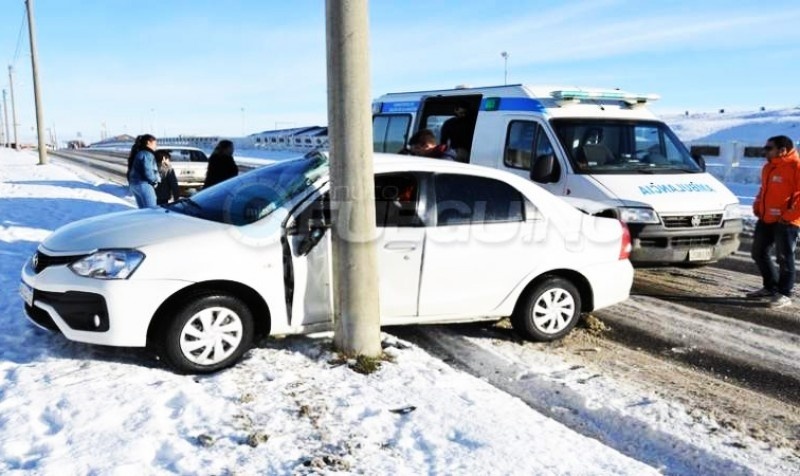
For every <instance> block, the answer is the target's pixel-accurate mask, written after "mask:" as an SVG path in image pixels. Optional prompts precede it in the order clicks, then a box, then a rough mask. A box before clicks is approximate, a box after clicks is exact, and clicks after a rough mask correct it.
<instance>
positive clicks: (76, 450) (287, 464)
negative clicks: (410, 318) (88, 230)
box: [0, 121, 796, 475]
mask: <svg viewBox="0 0 800 476" xmlns="http://www.w3.org/2000/svg"><path fill="white" fill-rule="evenodd" d="M701 122H702V121H701ZM698 128H699V126H698ZM775 133H780V132H774V129H771V130H770V132H769V133H767V135H766V136H769V135H775ZM795 135H796V134H795ZM758 140H759V141H760V140H763V137H759V139H758ZM36 163H37V156H36V155H35V154H34V153H31V152H14V151H10V150H8V149H0V220H2V222H1V223H2V227H1V228H0V256H2V258H0V326H2V329H3V330H4V332H2V333H1V334H0V372H1V373H2V374H1V375H2V377H0V473H2V474H48V475H49V474H53V475H70V474H120V475H127V474H131V475H134V474H135V475H139V474H234V473H235V474H319V473H328V472H341V473H344V474H348V473H354V474H409V475H411V474H413V475H417V474H490V475H494V474H498V475H499V474H520V475H528V474H558V475H561V474H637V475H638V474H658V473H660V472H663V473H667V474H693V473H696V472H697V471H700V468H702V472H704V473H708V472H711V473H717V474H753V473H755V474H793V472H794V469H796V466H792V461H794V462H796V459H795V460H792V459H791V457H789V456H788V455H787V454H786V453H785V452H782V450H777V449H769V448H765V447H764V445H760V444H759V443H757V442H753V441H752V440H750V439H749V437H747V436H746V435H736V434H735V433H732V430H727V429H720V428H718V427H716V426H715V424H714V423H713V422H710V421H706V420H703V419H698V418H693V417H692V415H691V414H690V412H688V411H687V410H686V409H684V408H682V407H680V406H679V405H677V404H674V403H671V402H669V401H665V400H663V399H662V398H659V397H657V396H655V395H652V394H650V393H648V392H646V391H643V390H641V389H640V388H637V387H635V386H632V385H629V384H626V383H625V382H617V381H614V380H613V379H611V378H610V377H608V376H600V377H598V378H595V377H597V376H594V375H588V374H587V375H583V373H582V371H580V370H577V371H576V369H574V368H572V367H570V364H569V363H568V362H565V361H563V360H561V359H560V358H558V357H556V356H551V355H547V354H546V353H544V354H541V355H539V356H536V355H534V354H530V353H526V354H525V355H521V356H516V355H515V354H517V352H518V349H516V347H514V346H513V345H506V346H503V347H502V348H494V349H491V351H492V352H494V353H495V355H496V358H497V359H499V360H500V361H507V362H509V364H508V365H509V366H520V365H523V364H524V366H523V367H519V369H520V372H519V373H518V374H516V373H515V374H513V375H515V377H514V378H516V379H517V380H518V384H519V385H525V386H531V385H541V384H546V385H549V386H546V387H544V388H543V389H542V390H541V391H540V392H539V394H540V395H541V398H543V399H552V403H551V404H549V406H551V407H552V408H553V411H554V412H559V411H561V412H567V413H569V412H572V413H573V416H572V417H570V419H571V420H575V419H580V418H585V419H586V426H588V427H591V428H594V429H595V430H596V431H600V432H605V433H609V432H611V433H613V432H615V431H619V432H622V431H623V429H624V431H625V433H624V435H622V433H620V435H621V436H620V437H619V438H616V440H617V441H618V446H616V448H617V449H614V448H611V447H609V446H606V445H604V444H602V443H600V442H599V441H597V440H594V439H592V438H589V437H587V436H584V435H583V434H579V433H577V432H575V431H573V430H571V429H569V428H567V427H565V426H563V425H562V424H560V423H558V422H556V421H555V420H553V419H550V418H548V417H546V416H544V415H543V414H541V413H539V412H537V411H535V410H533V409H532V408H531V407H530V406H529V405H527V404H525V403H524V402H523V401H522V400H520V399H517V398H515V397H511V396H509V395H508V394H506V393H504V392H502V391H500V390H498V389H496V388H495V387H493V386H491V385H489V384H488V383H486V382H484V381H483V380H480V379H476V378H473V377H471V376H469V375H468V374H465V373H463V372H461V371H458V370H455V369H453V368H451V367H449V366H448V365H447V364H445V363H443V362H442V361H440V360H437V359H435V358H433V357H431V356H430V355H428V354H426V353H425V352H424V351H422V350H420V349H419V348H416V347H414V346H410V345H407V344H406V343H404V342H402V341H399V340H397V339H395V338H393V337H392V336H389V335H385V342H384V344H385V346H386V353H387V355H388V356H389V357H390V360H389V361H387V362H384V363H383V365H382V367H381V369H380V370H379V371H377V372H375V373H373V374H370V375H362V374H359V373H356V372H354V371H353V370H351V369H350V368H349V367H348V365H341V364H340V363H339V362H338V361H337V356H336V355H335V354H334V353H332V352H331V350H330V336H329V335H327V334H322V335H315V336H308V337H293V338H287V339H269V340H266V341H264V342H262V343H260V344H259V345H258V346H257V347H256V348H255V349H253V350H252V351H250V352H249V353H248V354H247V355H246V357H245V359H244V361H243V362H242V363H240V364H239V365H238V366H236V367H234V368H232V369H229V370H226V371H224V372H221V373H218V374H216V375H211V376H203V377H192V376H180V375H175V374H173V373H170V372H169V371H166V370H164V369H162V368H161V367H160V366H159V364H158V362H157V361H154V360H153V359H152V357H151V356H150V355H149V354H148V353H147V352H144V351H142V350H138V349H109V348H102V347H94V346H89V345H83V344H77V343H71V342H68V341H66V340H65V339H64V338H63V337H61V336H58V335H53V334H50V333H48V332H45V331H42V330H40V329H38V328H35V327H34V326H32V325H31V324H29V323H28V322H27V321H26V320H25V318H24V311H23V309H22V301H21V299H20V298H19V297H18V296H17V288H18V285H19V275H20V268H21V267H22V265H23V263H24V262H25V260H26V259H28V258H29V257H30V256H31V254H32V253H33V252H34V250H35V248H36V245H37V244H38V242H39V241H40V240H42V239H43V238H44V237H45V236H47V234H49V233H50V232H51V231H53V230H54V229H56V228H58V227H59V226H61V225H63V224H66V223H69V222H72V221H74V220H77V219H80V218H84V217H88V216H93V215H97V214H101V213H107V212H111V211H116V210H122V209H126V208H130V207H132V206H133V204H132V201H131V198H130V197H129V196H128V194H127V191H126V190H125V189H124V188H122V187H120V186H118V185H113V184H110V183H107V182H104V181H102V180H101V179H99V178H97V177H95V176H93V175H91V174H88V173H86V172H82V171H80V170H79V169H77V168H74V167H71V166H68V165H65V164H63V163H59V162H58V161H55V160H54V161H53V162H52V163H51V164H49V165H44V166H39V165H36ZM741 195H742V197H744V198H747V197H748V191H747V189H742V191H741ZM749 196H750V197H752V195H749ZM589 381H590V382H591V383H590V384H588V385H587V384H586V382H589ZM554 382H556V383H554ZM698 420H699V421H698ZM573 423H574V422H573ZM576 426H580V425H571V427H573V428H575V427H576ZM598 429H599V430H598ZM596 431H595V432H596ZM583 433H586V434H591V433H592V432H591V431H590V432H583ZM611 439H612V440H613V439H614V438H611ZM742 442H745V444H742ZM676 448H677V449H676ZM623 453H625V454H623ZM676 453H680V454H681V459H680V461H675V460H674V458H673V457H674V455H675V454H676ZM795 464H796V463H795ZM793 468H794V469H793ZM795 474H796V473H795Z"/></svg>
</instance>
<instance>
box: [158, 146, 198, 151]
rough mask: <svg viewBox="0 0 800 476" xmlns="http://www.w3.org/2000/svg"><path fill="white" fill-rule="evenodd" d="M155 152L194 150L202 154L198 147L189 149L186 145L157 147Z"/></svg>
mask: <svg viewBox="0 0 800 476" xmlns="http://www.w3.org/2000/svg"><path fill="white" fill-rule="evenodd" d="M156 150H196V151H199V152H203V149H200V148H199V147H190V146H187V145H159V146H158V147H156Z"/></svg>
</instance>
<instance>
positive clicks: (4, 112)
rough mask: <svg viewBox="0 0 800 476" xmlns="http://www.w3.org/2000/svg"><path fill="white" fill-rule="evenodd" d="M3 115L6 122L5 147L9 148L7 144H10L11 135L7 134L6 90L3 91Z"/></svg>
mask: <svg viewBox="0 0 800 476" xmlns="http://www.w3.org/2000/svg"><path fill="white" fill-rule="evenodd" d="M3 115H4V117H5V120H6V142H5V144H6V147H8V146H9V142H11V134H9V133H8V103H7V102H6V90H5V89H4V90H3Z"/></svg>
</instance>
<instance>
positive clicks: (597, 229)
mask: <svg viewBox="0 0 800 476" xmlns="http://www.w3.org/2000/svg"><path fill="white" fill-rule="evenodd" d="M328 169H329V167H328V159H327V158H326V157H325V156H324V155H321V154H317V153H314V154H309V155H308V156H306V157H304V158H300V159H295V160H287V161H283V162H279V163H276V164H275V165H271V166H268V167H263V168H260V169H256V170H253V171H251V172H248V173H246V174H242V175H240V176H238V177H236V178H234V179H231V180H227V181H225V182H223V183H221V184H218V185H215V186H214V187H209V188H208V189H205V190H202V191H201V192H198V193H197V194H196V195H194V197H192V198H191V199H184V200H181V201H178V202H175V203H173V204H170V205H168V206H166V208H158V209H139V210H132V211H126V212H119V213H113V214H108V215H103V216H98V217H94V218H89V219H85V220H81V221H78V222H75V223H72V224H69V225H66V226H64V227H63V228H60V229H59V230H57V231H56V232H55V233H53V234H52V235H51V236H50V237H48V238H47V239H46V240H44V241H43V242H42V243H41V244H40V245H39V247H38V250H37V252H36V254H35V255H34V256H33V257H32V258H31V259H30V260H29V261H28V263H27V264H26V265H25V266H24V268H23V270H22V282H21V287H20V293H21V295H22V297H23V299H24V301H25V309H26V311H27V315H28V317H29V318H30V320H31V321H33V322H34V323H36V324H38V325H39V326H41V327H44V328H47V329H52V330H55V331H59V332H61V333H62V334H63V335H64V336H65V337H66V338H68V339H70V340H74V341H79V342H87V343H94V344H103V345H111V346H129V347H137V346H152V348H154V349H155V350H156V351H157V352H158V353H159V354H160V356H161V358H162V359H163V360H164V361H165V362H166V363H167V364H168V365H169V366H170V367H172V368H173V369H175V370H177V371H180V372H194V373H201V372H211V371H215V370H218V369H221V368H224V367H226V366H230V365H232V364H234V363H235V362H236V361H238V360H239V359H240V358H241V356H242V355H243V353H244V352H245V351H246V350H247V349H248V348H249V347H250V346H251V344H252V342H253V341H254V338H256V336H261V335H266V334H270V333H271V334H291V333H305V332H314V331H321V330H326V329H331V328H332V300H333V299H332V295H331V244H330V240H331V235H332V233H341V234H342V235H340V236H344V237H345V239H346V236H347V230H346V225H345V226H341V227H340V226H339V225H340V224H341V223H343V222H346V216H344V215H345V214H344V213H343V212H342V213H339V214H338V215H337V216H338V217H339V218H338V219H337V224H336V225H337V226H336V227H335V228H332V227H331V225H330V216H331V208H332V207H335V206H336V203H331V200H330V195H329V193H328V189H329V179H328ZM374 170H375V197H376V220H377V234H376V236H375V245H376V250H377V254H378V258H379V270H378V272H379V276H380V280H379V283H376V285H378V286H379V288H380V306H381V323H382V324H383V325H397V324H426V323H446V322H465V321H477V320H498V319H501V318H503V317H506V316H511V319H512V323H513V325H514V327H515V329H516V330H517V331H518V332H519V333H520V334H522V335H523V336H526V337H528V338H532V339H537V340H552V339H557V338H560V337H562V336H564V335H565V334H567V333H568V332H569V331H570V330H571V329H572V328H573V326H574V325H575V323H576V322H577V320H578V319H579V318H580V315H581V313H582V312H588V311H592V310H594V309H598V308H601V307H605V306H609V305H612V304H615V303H618V302H620V301H623V300H625V299H626V298H627V297H628V295H629V292H630V288H631V284H632V280H633V268H632V267H631V264H630V262H629V261H628V256H629V253H630V245H631V243H630V237H629V234H628V232H627V228H626V227H625V225H624V224H622V223H621V222H620V221H618V220H615V219H610V218H600V217H592V216H589V215H586V214H583V213H581V212H579V211H578V210H576V209H575V208H573V207H572V206H570V205H568V204H567V203H565V202H564V201H563V200H561V199H560V198H557V197H555V196H553V195H551V194H550V193H549V192H547V191H545V190H543V189H541V188H540V187H538V186H537V185H534V184H533V183H531V182H530V181H529V180H526V179H524V178H520V177H516V176H513V175H511V174H509V173H506V172H502V171H497V170H493V169H488V168H483V167H477V166H472V165H466V164H458V163H454V162H447V161H442V160H435V159H423V158H414V157H407V156H396V155H385V154H376V158H375V162H374ZM344 209H346V207H343V208H340V210H344ZM187 256H191V257H192V259H191V260H187V259H186V257H187Z"/></svg>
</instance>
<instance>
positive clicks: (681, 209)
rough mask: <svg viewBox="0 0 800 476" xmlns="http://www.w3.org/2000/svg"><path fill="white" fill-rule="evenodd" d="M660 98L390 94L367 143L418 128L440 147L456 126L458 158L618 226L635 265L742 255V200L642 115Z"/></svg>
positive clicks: (495, 89)
mask: <svg viewBox="0 0 800 476" xmlns="http://www.w3.org/2000/svg"><path fill="white" fill-rule="evenodd" d="M656 99H658V96H656V95H652V94H635V93H629V92H625V91H620V90H618V89H590V88H578V87H558V86H553V87H547V86H528V85H522V84H515V85H504V86H490V87H475V88H472V87H465V86H462V87H456V88H454V89H446V90H436V91H418V92H404V93H391V94H385V95H383V96H381V97H379V98H378V99H376V100H375V101H374V102H373V105H372V113H373V145H374V150H375V151H376V152H398V151H400V150H402V149H404V148H406V147H407V146H408V144H407V141H408V139H409V138H410V137H411V136H412V135H413V134H414V133H415V132H416V131H419V130H422V129H430V130H431V131H433V132H434V133H435V134H436V135H437V137H439V138H440V140H441V131H442V129H443V127H444V128H445V129H447V130H448V131H449V130H452V129H453V128H454V127H453V126H454V125H456V123H457V126H458V128H460V129H461V130H460V131H459V134H460V137H466V140H465V141H464V142H465V143H466V144H467V146H466V150H463V151H460V152H461V153H460V154H458V157H459V159H460V160H461V161H463V162H469V163H472V164H476V165H482V166H486V167H492V168H497V169H502V170H506V171H509V172H512V173H514V174H517V175H521V176H524V177H527V178H529V179H530V180H532V181H534V182H535V183H537V184H538V185H540V186H541V187H543V188H545V189H547V190H549V191H550V192H551V193H553V194H555V195H558V196H561V197H562V198H564V199H566V200H567V201H568V202H570V203H571V204H572V205H573V206H575V207H576V208H578V209H580V210H582V211H584V212H586V213H588V214H591V215H597V216H606V217H613V218H617V219H619V220H621V221H623V222H624V223H626V224H627V225H628V228H629V230H630V232H631V236H632V244H633V251H632V253H631V257H630V259H631V261H632V262H633V264H634V265H636V266H650V265H665V264H667V265H669V264H687V265H703V264H707V263H711V262H714V261H717V260H719V259H722V258H724V257H726V256H728V255H730V254H731V253H733V252H734V251H735V250H736V249H738V247H739V235H740V233H741V231H742V216H741V211H740V207H739V202H738V200H737V198H736V196H735V195H734V194H733V193H732V192H731V191H730V190H728V188H726V187H725V185H723V184H722V183H721V182H719V181H718V180H717V179H716V178H714V177H713V176H712V175H710V174H709V173H707V172H706V171H705V165H704V163H703V162H702V158H700V157H697V158H693V157H692V156H691V155H690V154H689V151H688V150H687V149H686V147H685V146H684V145H683V143H681V141H680V140H679V139H678V138H677V137H676V135H675V134H674V133H673V131H672V130H671V129H670V128H669V127H668V126H667V125H666V124H665V123H664V122H662V121H661V120H659V119H658V118H657V117H656V116H655V115H654V114H653V113H652V112H651V111H649V110H648V108H647V105H648V103H650V102H652V101H654V100H656ZM456 111H458V116H459V117H456ZM465 111H466V112H465ZM454 118H455V119H454ZM450 119H454V120H453V122H451V123H449V125H448V126H445V123H446V122H447V121H448V120H450ZM447 135H448V136H451V135H452V136H453V137H455V135H454V134H452V133H451V132H448V134H447ZM461 146H462V147H463V145H461Z"/></svg>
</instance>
